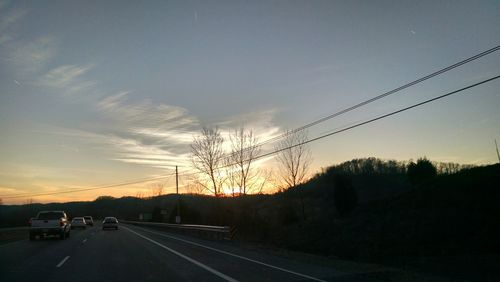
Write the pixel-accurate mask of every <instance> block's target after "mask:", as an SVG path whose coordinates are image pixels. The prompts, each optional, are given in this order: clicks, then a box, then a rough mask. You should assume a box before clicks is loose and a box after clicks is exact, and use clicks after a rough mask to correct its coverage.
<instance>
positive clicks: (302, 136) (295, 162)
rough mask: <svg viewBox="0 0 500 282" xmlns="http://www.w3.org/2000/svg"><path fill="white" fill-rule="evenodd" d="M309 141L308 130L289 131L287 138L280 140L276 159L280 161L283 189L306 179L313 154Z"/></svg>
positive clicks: (276, 148)
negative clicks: (307, 142)
mask: <svg viewBox="0 0 500 282" xmlns="http://www.w3.org/2000/svg"><path fill="white" fill-rule="evenodd" d="M306 141H307V132H306V131H304V130H302V131H296V132H291V131H288V132H287V133H286V137H285V139H283V140H282V141H280V142H279V143H278V144H277V145H276V147H275V150H277V151H279V152H278V154H277V156H276V159H277V160H278V163H279V176H280V178H281V180H282V183H283V186H282V187H281V190H284V189H288V188H290V187H294V186H297V185H299V184H300V183H302V182H303V181H304V180H306V177H307V172H308V170H309V166H310V165H311V162H312V155H311V150H310V149H309V146H308V145H307V144H305V142H306Z"/></svg>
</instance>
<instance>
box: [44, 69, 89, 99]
mask: <svg viewBox="0 0 500 282" xmlns="http://www.w3.org/2000/svg"><path fill="white" fill-rule="evenodd" d="M92 67H93V66H92V65H84V66H81V65H62V66H58V67H56V68H54V69H52V70H50V71H48V72H47V73H45V74H44V75H42V76H41V77H40V79H39V80H38V84H39V85H41V86H45V87H49V88H53V89H57V90H59V91H61V93H62V94H63V95H67V96H73V95H76V94H79V93H81V92H83V91H86V92H88V91H89V90H91V89H92V88H93V87H94V86H95V85H96V82H95V81H92V80H89V79H86V78H85V74H87V72H88V71H89V70H91V69H92Z"/></svg>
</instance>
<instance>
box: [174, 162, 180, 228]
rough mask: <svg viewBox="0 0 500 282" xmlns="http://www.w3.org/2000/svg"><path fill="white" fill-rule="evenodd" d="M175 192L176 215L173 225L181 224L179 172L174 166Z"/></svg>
mask: <svg viewBox="0 0 500 282" xmlns="http://www.w3.org/2000/svg"><path fill="white" fill-rule="evenodd" d="M175 191H176V192H177V215H176V216H175V223H177V224H180V223H181V195H180V194H179V171H178V170H177V166H175Z"/></svg>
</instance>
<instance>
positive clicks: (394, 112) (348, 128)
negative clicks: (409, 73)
mask: <svg viewBox="0 0 500 282" xmlns="http://www.w3.org/2000/svg"><path fill="white" fill-rule="evenodd" d="M498 78H500V75H497V76H495V77H492V78H489V79H486V80H483V81H481V82H478V83H474V84H472V85H469V86H466V87H463V88H460V89H458V90H455V91H452V92H449V93H446V94H443V95H440V96H437V97H434V98H431V99H428V100H425V101H423V102H420V103H417V104H413V105H411V106H408V107H405V108H402V109H399V110H397V111H393V112H390V113H388V114H385V115H381V116H379V117H376V118H372V119H369V120H367V121H363V122H360V123H357V124H355V125H351V126H348V127H345V128H342V129H339V130H336V131H333V132H330V133H327V134H324V135H321V136H318V137H315V138H313V139H309V140H307V141H304V142H301V143H298V144H295V145H293V146H289V147H286V148H281V149H279V150H275V151H273V152H270V153H266V154H262V155H260V156H258V157H256V158H263V157H267V156H270V155H273V154H276V153H279V152H281V151H284V150H288V149H291V148H294V147H297V146H301V145H304V144H308V143H311V142H314V141H317V140H320V139H323V138H326V137H329V136H332V135H335V134H339V133H342V132H344V131H347V130H351V129H353V128H356V127H360V126H362V125H365V124H368V123H372V122H375V121H377V120H381V119H383V118H386V117H390V116H392V115H395V114H399V113H401V112H404V111H407V110H410V109H413V108H416V107H419V106H422V105H425V104H427V103H430V102H433V101H436V100H439V99H443V98H445V97H448V96H451V95H454V94H458V93H460V92H462V91H464V90H467V89H470V88H473V87H476V86H479V85H481V84H484V83H487V82H490V81H493V80H496V79H498Z"/></svg>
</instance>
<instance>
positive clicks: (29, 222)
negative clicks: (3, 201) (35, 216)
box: [28, 218, 32, 226]
mask: <svg viewBox="0 0 500 282" xmlns="http://www.w3.org/2000/svg"><path fill="white" fill-rule="evenodd" d="M31 222H32V219H31V218H30V220H29V221H28V224H29V226H31Z"/></svg>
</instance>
